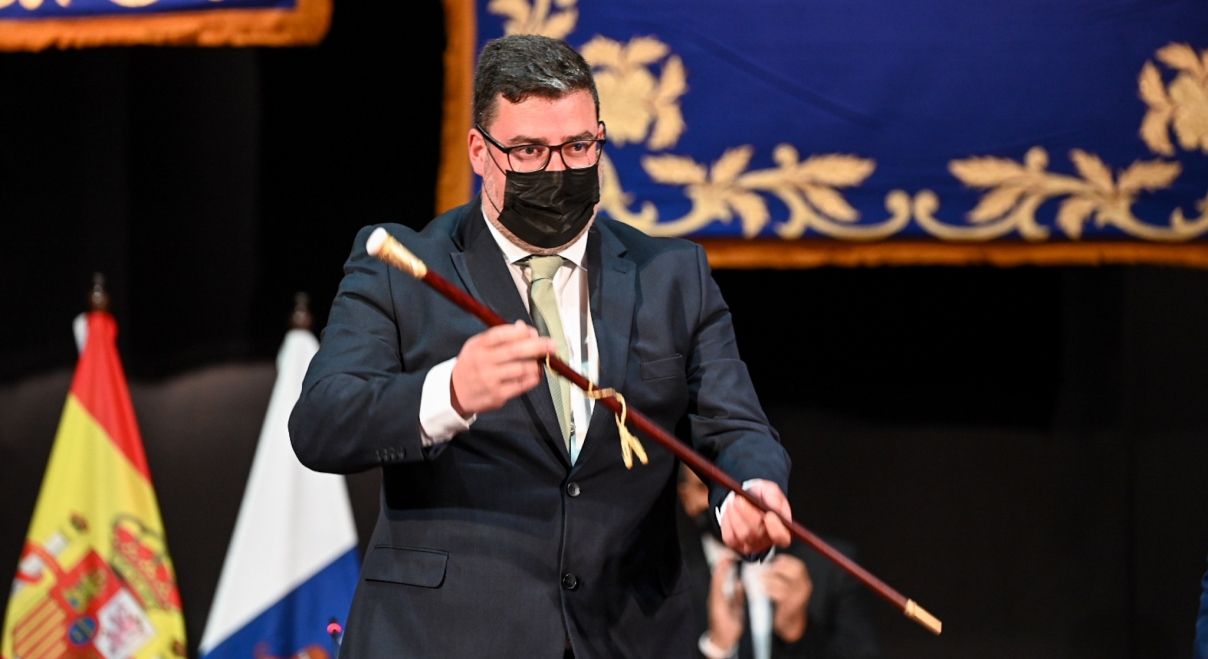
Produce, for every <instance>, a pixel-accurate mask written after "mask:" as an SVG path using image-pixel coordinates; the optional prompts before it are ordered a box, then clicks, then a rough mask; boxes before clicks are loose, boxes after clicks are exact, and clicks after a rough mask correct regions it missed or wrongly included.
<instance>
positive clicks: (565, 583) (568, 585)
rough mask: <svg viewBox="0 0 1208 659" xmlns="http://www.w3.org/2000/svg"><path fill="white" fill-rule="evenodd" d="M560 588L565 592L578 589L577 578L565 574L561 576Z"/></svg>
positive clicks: (568, 573)
mask: <svg viewBox="0 0 1208 659" xmlns="http://www.w3.org/2000/svg"><path fill="white" fill-rule="evenodd" d="M562 587H563V588H565V589H566V590H574V589H576V588H578V587H579V577H576V576H575V575H573V574H571V573H570V572H567V573H566V574H564V575H562Z"/></svg>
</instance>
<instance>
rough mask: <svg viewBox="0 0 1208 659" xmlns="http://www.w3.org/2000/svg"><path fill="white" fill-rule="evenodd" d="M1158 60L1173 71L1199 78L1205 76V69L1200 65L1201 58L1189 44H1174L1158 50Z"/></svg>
mask: <svg viewBox="0 0 1208 659" xmlns="http://www.w3.org/2000/svg"><path fill="white" fill-rule="evenodd" d="M1158 59H1160V60H1162V62H1163V63H1164V64H1166V66H1169V67H1170V68H1172V69H1178V70H1179V71H1186V72H1188V73H1190V74H1191V75H1193V76H1195V77H1197V78H1202V77H1203V76H1204V67H1203V65H1202V64H1201V63H1200V57H1199V55H1197V54H1196V52H1195V49H1194V48H1192V47H1191V46H1189V45H1188V44H1185V43H1172V44H1170V45H1167V46H1163V47H1162V48H1160V49H1159V50H1158Z"/></svg>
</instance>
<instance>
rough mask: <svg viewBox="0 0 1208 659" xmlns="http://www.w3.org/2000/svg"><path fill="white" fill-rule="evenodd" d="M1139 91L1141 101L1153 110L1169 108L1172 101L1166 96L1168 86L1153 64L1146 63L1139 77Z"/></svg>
mask: <svg viewBox="0 0 1208 659" xmlns="http://www.w3.org/2000/svg"><path fill="white" fill-rule="evenodd" d="M1137 91H1138V92H1139V93H1140V94H1141V100H1143V101H1145V104H1146V105H1148V106H1149V107H1151V108H1168V107H1170V99H1169V98H1167V96H1166V84H1165V83H1164V82H1162V74H1161V73H1158V67H1156V66H1154V65H1153V62H1146V63H1145V66H1142V67H1141V74H1140V75H1138V76H1137Z"/></svg>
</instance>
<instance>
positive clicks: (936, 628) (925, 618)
mask: <svg viewBox="0 0 1208 659" xmlns="http://www.w3.org/2000/svg"><path fill="white" fill-rule="evenodd" d="M904 613H905V614H906V617H907V618H910V619H911V620H914V621H915V622H917V623H919V624H920V625H922V626H924V627H926V628H927V629H928V631H930V632H931V633H932V634H935V635H936V636H939V635H940V632H941V631H942V630H943V628H944V623H942V622H940V619H939V618H937V617H935V616H933V615H931V614H930V613H928V612H927V609H924V608H923V607H921V606H919V605H918V603H916V602H915V601H914V600H906V610H905V611H904Z"/></svg>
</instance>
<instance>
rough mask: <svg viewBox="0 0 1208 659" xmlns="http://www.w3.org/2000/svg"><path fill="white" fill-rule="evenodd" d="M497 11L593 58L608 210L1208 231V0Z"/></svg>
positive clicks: (871, 237)
mask: <svg viewBox="0 0 1208 659" xmlns="http://www.w3.org/2000/svg"><path fill="white" fill-rule="evenodd" d="M478 21H479V23H478V26H479V28H478V38H479V45H481V44H482V43H484V42H485V41H486V40H488V39H491V38H494V37H498V36H501V35H503V34H505V33H511V32H538V33H542V34H548V35H550V36H555V37H560V38H564V39H566V40H567V41H568V42H570V43H571V45H573V46H574V47H576V48H577V49H579V50H580V52H582V53H583V54H584V56H585V58H586V59H587V60H588V62H589V63H590V64H591V65H592V67H593V69H594V70H595V73H596V81H597V84H598V87H599V90H600V95H601V102H602V109H601V114H602V118H603V120H604V121H605V122H606V124H607V126H608V140H609V141H608V146H607V149H606V162H605V163H604V169H605V174H606V178H605V186H604V198H603V200H602V210H603V212H606V213H608V214H609V215H611V216H613V217H616V218H619V219H623V220H625V221H627V222H630V223H632V224H634V225H636V226H639V227H641V228H642V229H644V230H646V231H647V232H649V233H653V234H659V235H675V236H690V237H694V238H705V239H710V238H745V239H753V238H758V239H765V240H761V241H759V242H760V244H764V245H766V244H768V243H769V242H774V243H784V242H786V241H793V242H801V241H807V242H809V241H813V242H814V243H819V242H824V243H849V244H854V243H859V244H874V243H885V242H892V241H897V242H900V241H921V242H925V243H934V244H960V245H966V246H968V245H985V244H1004V243H1010V244H1016V245H1042V244H1052V243H1063V244H1065V245H1079V244H1088V243H1095V244H1097V245H1100V246H1101V245H1103V244H1105V243H1106V244H1112V245H1139V244H1149V245H1166V244H1176V243H1188V242H1193V241H1194V242H1195V243H1196V244H1200V241H1203V240H1204V239H1205V237H1206V236H1208V208H1206V207H1205V206H1206V203H1205V199H1206V196H1208V3H1204V2H1202V0H1172V1H1170V2H1162V3H1155V2H1151V1H1143V0H1126V1H1121V2H1112V3H1104V2H1098V1H1091V0H1016V1H1013V2H992V3H982V2H966V1H963V0H920V1H918V2H867V1H852V0H816V1H811V2H799V1H790V0H746V1H744V2H741V3H738V2H732V1H727V2H722V1H718V0H693V1H692V2H687V1H684V0H660V1H658V2H649V1H648V0H645V1H644V0H609V1H607V2H604V1H599V0H555V1H554V2H550V1H549V0H533V1H531V2H530V1H529V0H489V1H487V0H481V1H480V2H479V3H478ZM766 239H776V240H774V241H769V240H766ZM1075 260H1077V259H1075ZM1158 260H1161V259H1158Z"/></svg>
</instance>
